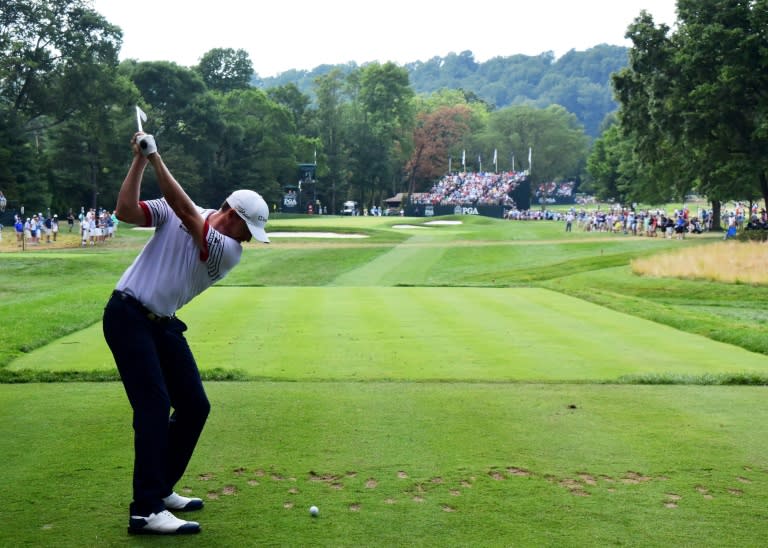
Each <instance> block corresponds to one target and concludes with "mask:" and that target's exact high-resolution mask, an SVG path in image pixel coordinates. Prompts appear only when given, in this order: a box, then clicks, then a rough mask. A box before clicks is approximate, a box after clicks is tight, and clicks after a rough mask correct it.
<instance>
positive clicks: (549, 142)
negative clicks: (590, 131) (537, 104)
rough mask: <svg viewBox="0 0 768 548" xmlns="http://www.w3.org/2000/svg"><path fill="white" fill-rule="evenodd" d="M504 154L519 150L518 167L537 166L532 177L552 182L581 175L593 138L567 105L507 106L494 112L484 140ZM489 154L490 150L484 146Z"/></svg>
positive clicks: (535, 179) (517, 153)
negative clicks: (530, 162)
mask: <svg viewBox="0 0 768 548" xmlns="http://www.w3.org/2000/svg"><path fill="white" fill-rule="evenodd" d="M480 142H481V143H483V145H482V146H484V147H488V146H489V145H490V144H493V143H495V145H494V147H495V148H497V149H498V150H499V151H502V153H503V154H515V157H516V158H517V159H518V160H517V163H516V166H515V167H516V169H517V170H518V171H521V170H522V169H527V168H529V167H531V166H530V165H529V164H528V154H529V151H530V152H531V156H532V160H533V162H532V163H533V167H532V169H531V173H530V177H531V180H532V181H535V182H549V181H558V180H563V179H571V178H575V177H578V175H579V172H580V169H581V166H582V163H583V161H584V157H585V155H586V151H587V146H588V142H589V139H588V137H587V136H586V134H585V133H584V128H583V127H582V126H581V125H580V124H579V122H578V120H577V119H576V117H575V116H574V115H573V114H571V113H569V112H568V111H566V110H565V109H564V108H563V107H561V106H558V105H552V106H549V107H547V108H545V109H538V108H534V107H531V106H515V107H507V108H504V109H501V110H498V111H496V112H492V113H491V115H490V120H489V128H488V132H487V133H485V134H483V138H482V140H481V141H480ZM484 152H485V157H489V153H490V152H491V151H490V150H484Z"/></svg>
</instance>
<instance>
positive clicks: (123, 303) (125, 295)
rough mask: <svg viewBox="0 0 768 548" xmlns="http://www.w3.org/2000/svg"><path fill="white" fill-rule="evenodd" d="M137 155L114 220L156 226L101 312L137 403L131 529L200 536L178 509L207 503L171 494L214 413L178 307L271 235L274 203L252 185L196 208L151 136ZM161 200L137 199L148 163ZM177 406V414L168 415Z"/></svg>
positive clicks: (139, 138) (137, 138) (141, 140)
mask: <svg viewBox="0 0 768 548" xmlns="http://www.w3.org/2000/svg"><path fill="white" fill-rule="evenodd" d="M131 146H132V149H133V161H132V163H131V167H130V168H129V169H128V174H127V175H126V177H125V180H124V181H123V184H122V186H121V187H120V192H119V194H118V197H117V207H116V214H117V218H118V219H120V220H121V221H125V222H127V223H131V224H135V225H139V226H145V227H155V233H154V234H153V236H152V237H151V238H150V240H149V241H148V242H147V244H146V245H145V246H144V249H143V250H142V251H141V253H140V254H139V255H138V257H136V259H135V260H134V261H133V264H131V266H129V267H128V269H127V270H126V271H125V273H124V274H123V276H122V277H121V278H120V280H119V281H118V282H117V287H116V289H115V291H114V292H113V293H112V296H111V298H110V299H109V302H108V303H107V305H106V307H105V309H104V319H103V329H104V338H105V339H106V341H107V344H108V345H109V348H110V350H111V351H112V355H113V356H114V359H115V363H116V365H117V369H118V371H119V372H120V378H121V380H122V381H123V386H124V387H125V392H126V394H127V396H128V401H129V402H130V404H131V407H132V408H133V429H134V451H135V460H134V465H133V466H134V468H133V501H132V502H131V504H130V514H129V515H130V517H129V521H128V532H129V533H132V534H180V533H197V532H199V531H200V524H199V523H197V522H195V521H185V520H182V519H179V518H177V517H176V516H175V515H174V514H173V513H172V511H177V512H181V511H189V510H199V509H200V508H202V507H203V501H202V500H201V499H199V498H188V497H184V496H181V495H179V494H178V493H176V492H175V491H174V487H175V485H176V482H177V481H179V479H180V478H181V476H182V475H183V474H184V471H185V470H186V468H187V464H188V463H189V459H190V458H191V457H192V453H193V451H194V449H195V445H196V444H197V440H198V438H199V436H200V433H201V431H202V429H203V425H204V424H205V421H206V418H207V417H208V411H209V410H210V404H209V403H208V398H207V396H206V394H205V390H204V389H203V385H202V381H201V379H200V373H199V371H198V369H197V364H196V363H195V359H194V357H193V356H192V352H191V351H190V348H189V345H188V344H187V341H186V339H185V338H184V332H185V331H186V329H187V326H186V325H185V324H184V322H182V321H181V320H180V319H179V318H177V317H176V311H177V310H178V309H179V308H181V307H182V306H184V305H185V304H186V303H188V302H189V301H190V300H191V299H192V298H193V297H195V296H196V295H198V294H199V293H201V292H202V291H203V290H205V289H207V288H208V287H210V286H211V285H212V284H214V283H215V282H216V281H217V280H220V279H222V278H223V277H224V276H226V274H227V273H228V272H229V271H230V270H231V269H232V268H233V267H234V266H235V265H236V264H237V263H238V262H239V261H240V255H241V253H242V247H241V243H242V242H247V241H250V240H251V237H253V238H255V239H256V240H258V241H261V242H265V243H267V242H269V239H268V238H267V235H266V233H265V232H264V226H265V224H266V222H267V217H268V215H269V209H268V207H267V204H266V203H265V202H264V200H263V199H262V198H261V196H259V194H257V193H256V192H253V191H251V190H237V191H235V192H233V193H232V194H231V195H230V196H229V197H228V198H227V199H226V201H225V202H224V203H223V204H222V206H221V208H220V209H218V210H213V209H207V210H206V209H201V208H198V207H197V206H196V205H195V204H194V203H193V202H192V200H191V199H190V198H189V196H187V194H186V192H184V189H182V187H181V186H180V185H179V183H178V182H177V181H176V179H174V177H173V175H172V174H171V172H170V171H169V170H168V168H167V167H166V165H165V163H164V162H163V159H162V158H161V157H160V155H159V154H158V153H157V147H156V145H155V140H154V138H153V137H152V136H151V135H146V134H143V133H137V134H136V135H134V137H133V139H132V140H131ZM148 163H149V164H152V168H153V169H154V171H155V174H156V176H157V182H158V185H159V187H160V191H161V192H162V194H163V197H162V198H161V199H154V200H147V201H142V200H140V199H139V192H140V189H141V181H142V178H143V174H144V170H145V168H146V166H147V164H148ZM171 410H173V412H171Z"/></svg>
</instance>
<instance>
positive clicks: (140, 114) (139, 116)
mask: <svg viewBox="0 0 768 548" xmlns="http://www.w3.org/2000/svg"><path fill="white" fill-rule="evenodd" d="M146 121H147V115H146V114H145V113H144V111H143V110H141V108H140V107H139V105H136V127H137V128H138V130H139V131H140V132H142V133H143V132H144V129H143V128H142V126H141V123H142V122H146Z"/></svg>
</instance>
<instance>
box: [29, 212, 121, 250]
mask: <svg viewBox="0 0 768 548" xmlns="http://www.w3.org/2000/svg"><path fill="white" fill-rule="evenodd" d="M76 221H79V225H80V227H79V234H80V245H81V246H82V247H86V246H88V245H91V246H95V245H96V244H97V243H100V242H104V241H106V240H107V239H109V238H112V237H113V236H114V233H115V228H116V227H117V223H118V221H117V218H116V217H115V214H114V212H112V213H110V212H109V211H107V210H105V209H102V210H99V211H97V210H95V209H90V210H88V211H85V209H84V208H83V209H82V210H81V212H80V215H79V216H78V217H75V215H74V214H73V213H72V212H71V211H70V212H69V215H67V219H66V222H67V232H68V233H72V232H73V231H74V229H75V224H76ZM14 231H15V233H16V244H17V245H18V247H24V246H25V245H40V244H41V243H46V244H51V243H55V242H57V241H58V240H59V231H60V228H59V215H58V214H56V213H54V214H53V215H51V214H50V213H49V214H48V215H43V214H42V213H36V214H33V215H32V216H30V217H26V218H24V217H23V216H21V215H20V214H16V215H14Z"/></svg>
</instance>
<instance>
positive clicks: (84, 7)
mask: <svg viewBox="0 0 768 548" xmlns="http://www.w3.org/2000/svg"><path fill="white" fill-rule="evenodd" d="M89 6H90V2H87V1H86V0H47V1H41V0H32V1H18V0H6V1H5V2H3V6H2V11H0V98H1V100H2V102H3V103H4V104H6V105H9V106H10V107H11V108H13V109H14V110H17V111H19V112H22V113H24V115H25V116H26V117H27V118H28V119H29V120H35V119H38V118H40V117H41V116H43V115H45V116H46V123H47V124H52V123H57V122H59V121H61V120H63V119H66V118H69V117H71V116H72V115H73V114H74V113H76V112H79V111H81V110H84V109H85V108H87V107H89V106H90V105H89V103H87V99H84V98H83V96H82V94H81V93H78V92H79V91H82V85H83V81H82V80H80V79H79V75H80V74H82V73H87V72H88V71H89V70H90V69H89V67H95V66H98V65H108V66H114V65H116V64H117V54H118V51H119V49H120V44H121V41H122V34H121V32H120V29H119V28H118V27H116V26H114V25H111V24H109V23H108V22H107V21H106V20H105V19H104V18H103V17H102V16H101V15H99V14H98V13H96V12H95V11H93V9H91V8H90V7H89ZM74 82H77V84H78V86H77V87H73V83H74Z"/></svg>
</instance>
